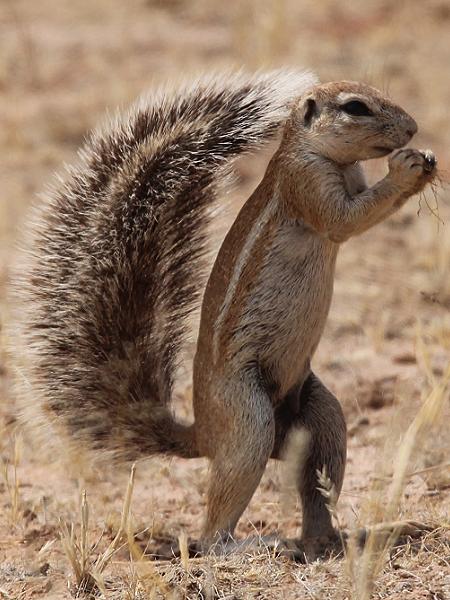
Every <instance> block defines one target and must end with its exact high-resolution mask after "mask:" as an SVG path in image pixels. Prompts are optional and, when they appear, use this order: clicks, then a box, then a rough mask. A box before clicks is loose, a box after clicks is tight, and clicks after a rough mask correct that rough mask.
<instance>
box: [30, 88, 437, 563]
mask: <svg viewBox="0 0 450 600" xmlns="http://www.w3.org/2000/svg"><path fill="white" fill-rule="evenodd" d="M309 81H310V80H309ZM220 85H221V83H220V81H219V82H216V83H215V84H214V86H213V87H212V88H211V87H206V88H205V89H203V88H202V89H200V90H197V93H193V94H191V95H190V96H189V95H188V96H186V97H185V96H183V94H181V95H180V96H177V97H176V99H175V101H174V102H173V104H172V105H170V104H168V103H167V102H166V101H165V100H163V101H161V103H160V104H159V105H157V106H156V108H153V109H151V110H150V109H144V110H143V109H139V110H138V111H137V112H135V113H134V114H133V116H132V119H131V121H128V122H126V123H125V125H120V126H117V127H116V129H115V130H113V132H112V133H110V134H106V135H102V136H99V137H97V138H94V140H93V142H92V144H91V146H90V147H88V150H87V156H86V159H85V163H84V166H83V168H82V169H80V170H79V171H74V172H73V177H72V180H71V182H70V183H69V184H66V187H65V188H64V189H63V191H62V192H61V193H59V194H58V195H56V196H55V197H54V198H53V199H52V201H51V203H50V204H49V207H47V208H46V209H45V211H44V215H43V217H42V219H41V226H40V229H39V231H38V232H37V235H36V236H35V248H34V252H35V260H34V262H33V261H32V262H31V268H29V269H28V270H27V272H26V278H28V279H26V281H27V284H26V286H25V288H24V289H25V294H26V298H27V299H28V301H29V306H30V309H31V311H32V313H33V314H32V315H31V316H30V315H28V317H27V318H28V321H27V320H26V321H25V325H24V326H23V327H22V331H23V332H24V336H23V337H24V340H25V343H26V344H28V346H27V349H26V351H25V354H26V355H27V358H28V369H29V371H28V373H27V376H28V381H29V382H31V388H32V390H33V391H34V392H35V393H36V397H35V398H34V397H33V401H34V402H35V403H38V405H39V406H41V407H42V409H43V412H44V413H45V414H46V415H47V416H46V417H45V418H48V415H50V414H51V415H53V417H52V418H53V419H54V420H55V421H56V422H57V423H58V424H61V423H64V424H65V426H66V427H67V428H68V429H69V431H70V432H71V433H72V434H73V435H74V436H75V437H76V438H77V439H80V440H82V441H90V442H91V444H93V445H94V447H98V448H109V449H111V450H113V451H114V452H115V453H116V454H120V455H121V456H122V457H125V458H134V457H135V456H139V455H148V454H151V453H154V452H166V453H172V454H178V455H181V456H185V457H194V456H200V455H205V456H208V457H209V458H210V460H211V474H210V483H209V490H208V510H207V516H206V521H205V524H204V528H203V533H202V540H203V545H204V546H206V547H208V546H209V545H210V544H211V543H212V542H214V541H215V540H217V539H220V540H221V541H223V542H224V543H228V542H227V540H229V537H230V536H231V535H232V533H233V531H234V528H235V526H236V523H237V521H238V519H239V517H240V516H241V514H242V512H243V511H244V510H245V508H246V506H247V504H248V502H249V500H250V498H251V497H252V495H253V493H254V491H255V489H256V487H257V485H258V483H259V480H260V478H261V475H262V473H263V471H264V468H265V465H266V463H267V461H268V459H269V458H270V457H271V456H272V457H274V458H280V456H281V455H282V452H283V447H284V445H285V443H286V440H287V439H288V438H289V436H290V434H291V432H292V431H293V429H295V428H301V429H303V430H304V431H305V432H306V435H305V436H304V438H303V440H304V441H305V440H309V442H308V443H307V444H306V442H305V443H303V444H302V447H304V448H305V452H304V455H303V456H301V457H299V461H298V473H297V488H298V491H299V494H300V497H301V501H302V507H303V533H302V539H301V547H302V548H304V549H305V550H306V551H307V552H308V553H309V554H310V555H313V554H314V553H315V552H316V550H317V548H318V547H321V546H322V544H323V543H325V544H326V543H328V542H329V541H333V539H334V538H335V532H334V530H333V527H332V524H331V519H330V515H329V512H328V510H327V507H326V503H325V501H324V498H323V497H322V496H321V494H320V493H319V492H318V491H317V485H318V482H317V476H316V471H317V470H321V469H322V468H323V467H324V466H325V467H326V469H327V473H328V475H329V477H330V478H331V480H332V482H333V483H334V485H335V488H336V490H337V492H338V493H339V491H340V489H341V486H342V481H343V476H344V469H345V459H346V426H345V420H344V416H343V413H342V410H341V408H340V405H339V403H338V401H337V400H336V398H335V397H334V396H333V394H331V392H329V391H328V390H327V389H326V387H325V386H324V385H323V384H322V383H321V381H320V380H319V379H318V378H317V377H316V376H315V375H314V373H313V372H312V371H311V361H312V359H313V356H314V352H315V350H316V348H317V345H318V343H319V340H320V337H321V335H322V332H323V328H324V325H325V322H326V318H327V315H328V310H329V307H330V303H331V298H332V291H333V279H334V267H335V261H336V256H337V253H338V250H339V245H340V244H341V243H342V242H344V241H345V240H347V239H348V238H349V237H351V236H353V235H357V234H359V233H361V232H363V231H365V230H366V229H368V228H370V227H373V226H374V225H376V224H377V223H379V222H380V221H382V220H383V219H385V218H387V217H388V216H389V215H390V214H392V213H393V212H395V211H396V210H398V209H399V208H400V207H401V206H402V204H403V203H404V202H405V201H406V200H407V199H408V198H409V197H410V196H412V195H413V194H415V193H417V192H418V191H420V190H421V189H423V187H424V186H425V185H426V184H427V182H429V181H430V180H431V179H432V178H433V177H434V175H435V169H434V168H433V169H431V172H430V168H429V156H430V154H429V155H428V164H426V161H425V157H424V153H423V152H420V151H418V150H412V149H400V150H398V149H399V148H401V147H402V146H404V144H406V143H407V142H409V140H410V139H411V137H412V136H413V135H414V133H415V132H416V130H417V126H416V124H415V122H414V120H413V119H412V118H411V117H410V116H409V115H407V114H406V113H405V112H404V111H403V110H402V109H401V108H400V107H398V106H396V105H395V104H393V103H392V102H390V101H389V100H388V99H387V98H385V97H384V96H382V94H381V93H380V92H378V91H377V90H375V89H373V88H371V87H369V86H366V85H363V84H360V83H352V82H339V83H329V84H324V85H318V86H316V87H313V88H310V87H309V86H306V89H308V91H307V92H306V94H304V95H303V96H301V97H300V98H299V99H298V100H297V102H296V104H295V106H294V108H293V110H292V112H291V114H290V116H289V118H288V120H287V123H286V126H285V129H284V134H283V138H282V141H281V145H280V147H279V149H278V150H277V152H276V153H275V155H274V157H273V158H272V160H271V162H270V164H269V167H268V169H267V171H266V174H265V176H264V178H263V180H262V182H261V183H260V185H259V186H258V188H257V189H256V190H255V192H254V193H253V195H252V196H251V197H250V198H249V200H248V201H247V202H246V204H245V205H244V207H243V208H242V210H241V212H240V213H239V215H238V217H237V219H236V221H235V222H234V224H233V226H232V227H231V229H230V231H229V232H228V235H227V237H226V238H225V240H224V242H223V244H222V247H221V249H220V251H219V254H218V256H217V259H216V261H215V264H214V267H213V269H212V272H211V275H210V278H209V281H208V284H207V286H206V290H205V294H204V300H203V306H202V314H201V323H200V332H199V338H198V344H197V353H196V356H195V360H194V412H195V423H194V424H193V425H192V426H186V425H183V424H179V423H177V422H176V421H175V420H174V419H173V417H172V415H171V414H170V412H169V410H168V402H169V400H170V394H171V387H172V376H173V369H174V365H175V360H176V354H177V351H178V347H179V345H180V341H181V339H182V336H183V332H184V317H185V315H186V313H187V312H188V311H189V310H190V308H191V304H192V300H193V298H195V296H196V294H197V293H198V285H197V279H198V275H199V272H198V269H195V268H194V265H195V264H197V263H198V259H199V258H201V256H202V250H203V247H204V242H205V240H204V229H205V225H206V222H207V217H206V213H205V209H206V207H207V206H209V204H210V203H211V202H212V200H213V199H214V191H215V187H214V186H215V185H216V183H217V179H218V178H219V176H220V175H222V174H223V170H224V167H225V166H226V162H227V160H230V159H231V158H233V157H234V156H235V155H237V154H239V153H241V152H243V151H245V150H246V149H247V148H248V147H249V146H250V147H251V146H252V145H255V144H256V143H258V142H260V141H262V140H264V139H265V138H266V137H268V136H269V134H270V132H272V131H273V130H274V129H275V128H276V126H277V124H279V123H280V119H281V113H282V111H280V98H279V97H278V98H277V99H275V100H274V99H273V98H272V94H274V93H275V89H276V86H277V82H276V81H275V80H274V81H273V82H272V81H271V80H270V78H269V79H266V80H264V81H263V82H262V83H261V82H258V81H256V82H255V81H250V82H246V81H239V82H237V83H236V82H232V83H231V84H230V87H229V88H226V90H225V92H224V94H221V89H220ZM263 99H264V102H265V103H266V104H265V103H264V102H263ZM349 103H353V104H349ZM355 103H356V104H355ZM358 103H359V104H358ZM361 103H363V105H361ZM281 104H282V103H281ZM274 107H275V108H276V110H275V113H276V114H275V113H274V112H273V109H274ZM355 110H356V111H357V114H354V111H355ZM349 111H350V112H349ZM352 111H353V113H352ZM358 111H359V113H358ZM361 111H362V114H361ZM247 113H248V117H246V114H247ZM179 121H180V122H179ZM264 127H266V128H267V130H265V129H264ZM391 151H394V152H393V153H392V154H391V155H390V157H389V173H388V175H387V176H386V177H385V178H384V179H382V180H381V181H380V182H378V183H376V184H375V185H374V186H373V187H371V188H367V186H366V183H365V179H364V173H363V170H362V168H361V166H360V164H359V162H358V161H361V160H366V159H369V158H373V157H379V156H383V155H387V154H390V153H391ZM426 167H427V168H426Z"/></svg>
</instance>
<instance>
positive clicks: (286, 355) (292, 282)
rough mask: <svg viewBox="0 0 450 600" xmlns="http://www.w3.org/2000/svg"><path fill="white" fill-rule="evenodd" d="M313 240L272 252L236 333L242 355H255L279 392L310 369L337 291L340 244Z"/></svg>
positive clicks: (283, 392)
mask: <svg viewBox="0 0 450 600" xmlns="http://www.w3.org/2000/svg"><path fill="white" fill-rule="evenodd" d="M308 246H309V247H308V252H306V253H304V254H302V253H298V254H297V253H295V254H293V253H292V247H291V248H290V249H289V255H286V254H285V253H283V255H282V256H273V257H272V260H271V261H269V262H268V263H267V265H266V267H265V269H264V272H263V273H262V276H261V278H260V280H259V284H258V286H256V287H255V288H254V290H253V293H252V294H251V295H250V296H249V298H248V302H247V306H246V309H245V311H244V313H243V314H242V317H241V319H240V323H239V326H238V327H237V328H236V332H235V336H233V337H234V340H233V342H234V343H233V345H235V350H236V351H237V353H238V354H240V360H244V359H247V360H256V361H257V362H258V363H259V364H260V365H261V367H262V368H263V369H264V370H265V371H267V374H268V377H269V380H270V382H271V384H273V387H274V395H275V396H277V397H279V398H280V397H283V396H284V395H285V394H286V393H287V392H288V391H289V390H290V389H291V388H292V387H293V386H294V385H296V384H297V383H298V382H299V381H301V380H302V378H303V377H304V376H305V375H306V374H307V373H306V372H307V371H308V369H309V364H310V360H311V357H312V355H313V354H314V352H315V350H316V347H317V345H318V343H319V340H320V337H321V335H322V332H323V329H324V326H325V323H326V319H327V316H328V312H329V308H330V304H331V299H332V295H333V280H334V266H335V260H336V250H335V248H332V247H331V248H330V247H329V246H328V245H327V246H325V245H323V244H321V243H316V244H310V245H308Z"/></svg>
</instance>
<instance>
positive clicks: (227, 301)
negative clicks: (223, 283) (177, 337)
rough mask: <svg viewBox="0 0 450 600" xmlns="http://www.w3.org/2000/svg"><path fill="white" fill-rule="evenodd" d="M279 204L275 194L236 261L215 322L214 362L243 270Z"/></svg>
mask: <svg viewBox="0 0 450 600" xmlns="http://www.w3.org/2000/svg"><path fill="white" fill-rule="evenodd" d="M276 206H277V196H276V195H275V194H274V196H272V198H271V199H270V201H269V202H268V203H267V206H266V208H265V209H264V210H263V212H262V214H261V216H260V217H259V219H257V220H256V221H255V223H254V224H253V227H252V228H251V230H250V232H249V234H248V238H247V240H246V241H245V244H244V246H243V247H242V250H241V253H240V254H239V256H238V258H237V260H236V263H235V265H234V269H233V274H232V276H231V279H230V282H229V284H228V289H227V293H226V294H225V298H224V301H223V303H222V306H221V308H220V312H219V314H218V316H217V319H216V322H215V324H214V337H213V359H214V362H216V361H217V359H218V357H219V338H220V333H221V330H222V325H223V322H224V320H225V317H226V316H227V314H228V310H229V308H230V305H231V303H232V301H233V298H234V295H235V293H236V288H237V286H238V283H239V279H240V278H241V274H242V271H243V270H244V267H245V266H246V264H247V262H248V259H249V257H250V254H251V252H252V249H253V247H254V246H255V244H256V242H257V240H258V238H259V237H260V235H261V233H262V231H263V229H264V227H265V225H266V223H267V222H268V221H269V219H270V217H271V216H272V215H273V213H274V212H275V209H276Z"/></svg>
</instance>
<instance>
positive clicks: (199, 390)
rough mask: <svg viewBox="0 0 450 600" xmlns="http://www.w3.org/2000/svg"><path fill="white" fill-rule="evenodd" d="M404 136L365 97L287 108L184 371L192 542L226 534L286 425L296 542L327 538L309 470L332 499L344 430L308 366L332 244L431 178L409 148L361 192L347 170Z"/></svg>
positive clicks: (399, 118) (354, 170)
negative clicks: (343, 104) (357, 106)
mask: <svg viewBox="0 0 450 600" xmlns="http://www.w3.org/2000/svg"><path fill="white" fill-rule="evenodd" d="M341 97H343V98H344V100H345V99H346V98H347V97H349V98H352V99H354V100H356V99H358V101H363V102H364V103H365V104H366V105H367V107H369V108H370V110H371V112H372V113H373V114H372V115H370V116H351V115H346V114H344V113H343V111H342V109H341V108H340V104H339V102H340V100H339V98H341ZM345 101H348V100H345ZM311 102H314V116H313V117H312V118H311V119H309V116H308V115H307V113H308V108H310V107H311ZM416 129H417V127H416V124H415V122H414V121H413V120H412V119H411V117H409V116H408V115H407V114H406V113H405V112H404V111H403V110H402V109H401V108H399V107H398V106H396V105H394V104H393V103H391V102H390V101H389V100H388V99H386V98H384V97H383V96H381V94H380V93H379V92H377V91H376V90H374V89H373V88H370V87H368V86H365V85H363V84H355V83H349V82H340V83H333V84H325V85H321V86H317V87H316V88H314V89H313V90H312V91H311V92H309V93H308V94H307V95H306V96H304V97H303V98H302V99H301V100H300V101H299V102H298V104H297V105H296V107H295V109H294V111H293V113H292V115H291V117H290V119H289V120H288V123H287V125H286V128H285V132H284V136H283V140H282V142H281V145H280V148H279V149H278V151H277V152H276V154H275V155H274V157H273V159H272V161H271V163H270V165H269V167H268V169H267V172H266V174H265V176H264V179H263V181H262V182H261V184H260V185H259V187H258V189H257V190H256V191H255V192H254V194H253V195H252V196H251V198H250V199H249V200H248V201H247V203H246V204H245V205H244V207H243V209H242V211H241V212H240V214H239V215H238V217H237V219H236V221H235V223H234V224H233V226H232V228H231V230H230V232H229V233H228V235H227V237H226V239H225V241H224V242H223V244H222V247H221V249H220V251H219V254H218V257H217V260H216V263H215V265H214V267H213V270H212V273H211V276H210V278H209V282H208V285H207V287H206V292H205V296H204V301H203V309H202V318H201V326H200V335H199V340H198V346H197V355H196V357H195V363H194V409H195V423H196V426H195V427H196V438H197V447H198V448H199V450H200V452H201V453H202V454H206V455H207V456H209V457H210V458H211V460H212V468H211V480H210V488H209V492H208V514H207V519H206V523H205V526H204V530H203V538H204V539H206V540H210V541H211V540H212V539H214V538H215V537H216V535H217V533H219V535H220V536H221V538H222V539H226V536H227V535H230V534H231V533H232V532H233V529H234V526H235V524H236V522H237V520H238V518H239V516H240V514H241V513H242V511H243V510H244V509H245V507H246V505H247V502H248V501H249V499H250V498H251V496H252V494H253V492H254V489H255V488H256V486H257V484H258V482H259V479H260V477H261V475H262V473H263V470H264V466H265V464H266V462H267V460H268V458H269V457H270V456H273V457H277V458H279V457H280V455H281V452H282V447H283V443H284V440H285V439H286V437H287V435H288V432H289V430H290V429H291V428H293V427H302V428H306V430H307V431H308V432H309V434H310V445H309V450H308V453H307V456H305V457H300V458H301V460H300V461H299V473H298V482H297V485H298V490H299V493H300V496H301V500H302V506H303V536H302V547H303V548H306V549H307V551H308V549H309V550H310V551H311V552H312V553H314V551H315V549H316V547H317V541H318V540H322V541H323V540H325V541H326V539H330V540H333V539H334V538H335V534H334V531H333V527H332V524H331V519H330V515H329V512H328V510H327V508H326V504H325V501H324V499H323V497H322V496H321V494H320V493H319V492H318V491H317V485H318V482H317V476H316V471H317V470H321V469H322V468H323V467H324V466H325V467H326V469H327V473H328V474H329V476H330V478H331V480H332V482H333V483H334V484H335V487H336V490H337V492H338V493H339V491H340V489H341V486H342V480H343V475H344V468H345V456H346V442H345V438H346V433H345V431H346V427H345V421H344V417H343V414H342V410H341V408H340V406H339V403H338V402H337V400H336V398H335V397H334V396H333V395H332V394H331V393H330V392H329V391H328V390H327V389H326V388H325V387H324V386H323V384H322V383H321V382H320V381H319V380H318V379H317V377H315V375H314V374H313V373H311V368H310V363H311V360H312V357H313V355H314V351H315V349H316V347H317V344H318V343H319V340H320V337H321V335H322V331H323V327H324V325H325V321H326V317H327V314H328V310H329V306H330V302H331V297H332V289H333V278H334V266H335V261H336V255H337V252H338V249H339V244H340V243H341V242H343V241H345V240H346V239H348V238H349V237H351V236H352V235H356V234H358V233H361V232H362V231H364V230H365V229H368V228H369V227H372V226H373V225H375V224H376V223H378V222H379V221H381V220H383V219H384V218H386V217H387V216H389V215H390V214H391V213H392V212H394V211H395V210H397V209H398V208H399V207H400V206H401V205H402V204H403V202H404V201H405V200H406V199H407V198H408V197H410V196H411V195H412V194H414V193H416V192H418V191H419V190H420V189H422V188H423V187H424V186H425V184H426V183H427V182H428V181H429V180H430V178H431V177H432V176H430V175H428V174H427V173H426V172H425V169H424V167H425V158H424V156H423V154H422V153H420V152H419V151H417V150H409V149H407V150H399V151H397V152H394V153H393V154H392V155H391V157H390V160H389V167H390V171H389V174H388V175H387V176H386V178H385V179H384V180H382V181H381V182H379V183H377V184H376V185H375V186H373V187H372V188H370V189H367V187H366V184H365V181H364V175H363V172H362V170H361V167H360V165H359V164H357V162H356V161H357V160H358V159H367V158H371V157H376V156H380V155H382V154H388V153H389V152H390V151H391V150H393V149H395V148H398V147H401V146H403V145H404V144H405V143H407V142H408V141H409V140H410V138H411V137H412V135H413V134H414V133H415V131H416ZM378 147H382V148H383V149H382V150H380V149H379V148H378ZM249 240H251V244H250V243H249ZM246 244H247V248H246ZM319 545H320V544H319Z"/></svg>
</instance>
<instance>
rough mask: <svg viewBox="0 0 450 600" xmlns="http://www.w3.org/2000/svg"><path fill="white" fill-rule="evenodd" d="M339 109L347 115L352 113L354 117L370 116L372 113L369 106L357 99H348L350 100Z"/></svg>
mask: <svg viewBox="0 0 450 600" xmlns="http://www.w3.org/2000/svg"><path fill="white" fill-rule="evenodd" d="M341 109H342V110H343V111H344V112H346V113H347V114H348V115H353V116H355V117H371V116H372V115H373V112H372V111H371V110H370V108H369V107H368V106H366V105H365V104H364V102H360V101H359V100H350V102H346V103H345V104H343V105H342V106H341Z"/></svg>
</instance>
